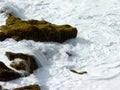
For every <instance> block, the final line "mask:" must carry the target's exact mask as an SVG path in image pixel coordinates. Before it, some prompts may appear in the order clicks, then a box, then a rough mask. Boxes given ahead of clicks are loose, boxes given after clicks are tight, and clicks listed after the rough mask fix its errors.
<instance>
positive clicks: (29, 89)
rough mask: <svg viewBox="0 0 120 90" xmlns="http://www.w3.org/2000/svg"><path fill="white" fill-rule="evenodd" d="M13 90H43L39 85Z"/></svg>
mask: <svg viewBox="0 0 120 90" xmlns="http://www.w3.org/2000/svg"><path fill="white" fill-rule="evenodd" d="M13 90H41V89H40V87H39V85H37V84H34V85H29V86H24V87H20V88H15V89H13Z"/></svg>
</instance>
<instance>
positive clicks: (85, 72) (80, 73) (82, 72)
mask: <svg viewBox="0 0 120 90" xmlns="http://www.w3.org/2000/svg"><path fill="white" fill-rule="evenodd" d="M70 71H71V72H73V73H76V74H79V75H83V74H87V71H81V72H78V71H76V70H73V69H71V70H70Z"/></svg>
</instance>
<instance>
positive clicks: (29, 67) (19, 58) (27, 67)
mask: <svg viewBox="0 0 120 90" xmlns="http://www.w3.org/2000/svg"><path fill="white" fill-rule="evenodd" d="M6 56H7V57H8V59H9V60H10V61H12V62H11V64H10V66H11V67H13V68H15V69H17V70H24V71H26V72H27V73H33V71H34V70H36V69H37V68H38V64H37V63H36V60H35V58H34V56H32V55H28V54H22V53H12V52H6Z"/></svg>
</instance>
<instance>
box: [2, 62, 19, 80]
mask: <svg viewBox="0 0 120 90" xmlns="http://www.w3.org/2000/svg"><path fill="white" fill-rule="evenodd" d="M19 77H21V75H20V74H19V73H18V72H15V71H14V70H12V69H10V68H8V67H7V66H6V65H5V64H4V63H3V62H0V81H9V80H13V79H17V78H19Z"/></svg>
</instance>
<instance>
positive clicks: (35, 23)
mask: <svg viewBox="0 0 120 90" xmlns="http://www.w3.org/2000/svg"><path fill="white" fill-rule="evenodd" d="M0 30H1V32H0V33H4V35H5V37H6V38H13V39H15V40H22V39H27V40H34V41H56V42H64V41H65V40H67V39H70V38H75V37H76V36H77V29H76V28H74V27H72V26H70V25H55V24H51V23H50V22H47V21H45V20H41V21H39V20H28V21H24V20H21V19H20V18H17V17H15V16H13V15H11V14H8V19H7V20H6V25H2V26H1V27H0ZM1 40H3V39H1Z"/></svg>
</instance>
